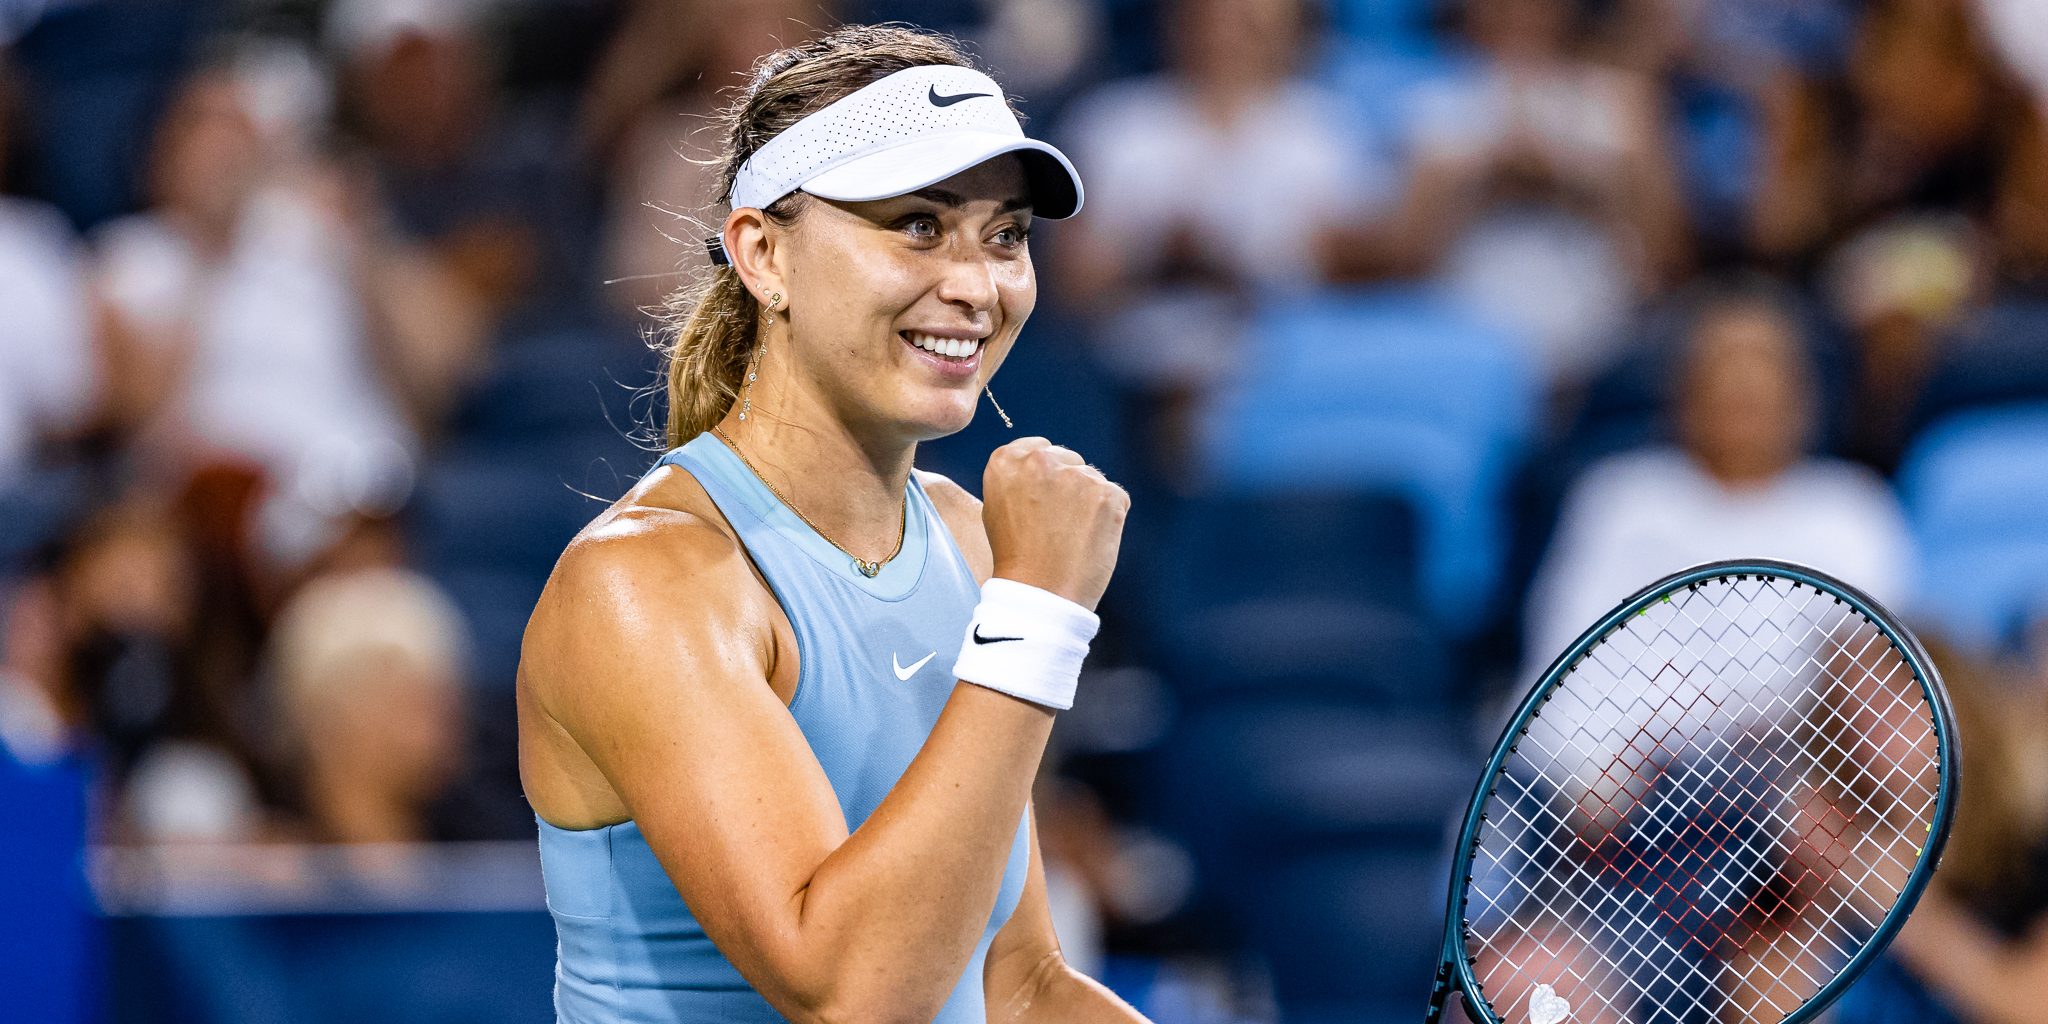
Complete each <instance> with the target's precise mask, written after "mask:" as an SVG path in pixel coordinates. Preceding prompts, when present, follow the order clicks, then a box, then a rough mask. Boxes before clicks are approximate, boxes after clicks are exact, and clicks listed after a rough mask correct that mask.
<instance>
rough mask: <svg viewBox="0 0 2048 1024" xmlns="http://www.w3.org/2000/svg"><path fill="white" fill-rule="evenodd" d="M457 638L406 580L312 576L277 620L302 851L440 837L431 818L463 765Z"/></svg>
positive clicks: (383, 575)
mask: <svg viewBox="0 0 2048 1024" xmlns="http://www.w3.org/2000/svg"><path fill="white" fill-rule="evenodd" d="M467 645H468V629H467V626H466V625H465V624H464V622H463V620H462V618H461V615H460V613H459V612H457V611H456V609H455V607H454V605H453V604H452V603H450V601H449V599H448V598H447V596H446V595H445V594H443V593H442V592H441V589H440V588H439V587H438V586H436V585H435V584H434V583H433V582H432V581H430V580H428V579H427V578H425V577H423V576H420V575H419V574H417V573H414V572H411V571H408V570H403V569H392V568H361V569H345V570H340V571H336V572H333V573H330V574H328V575H325V576H321V577H318V578H316V579H314V580H312V581H311V582H309V583H307V584H306V586H305V587H304V588H303V589H301V590H300V591H299V593H298V594H297V595H296V596H294V597H293V598H292V600H291V601H290V603H289V604H287V605H286V607H285V609H284V611H283V612H281V613H280V614H279V616H278V622H277V627H276V629H275V631H274V632H273V633H272V634H271V668H272V671H273V673H274V681H275V685H276V692H275V698H276V703H277V710H278V718H279V723H278V724H279V725H280V726H281V727H282V732H283V735H284V736H285V737H286V738H287V749H286V750H285V751H282V753H285V754H286V755H287V756H288V758H289V761H290V764H291V767H292V772H293V774H294V775H295V777H296V779H295V781H296V782H297V788H298V791H299V801H298V802H299V804H300V814H299V816H298V817H297V819H296V820H293V821H290V822H287V823H286V824H285V825H284V827H283V828H282V829H281V832H282V833H283V834H285V835H291V836H295V837H296V838H299V839H301V840H304V841H309V842H340V843H366V842H407V841H420V840H427V839H436V838H446V836H444V835H443V834H441V832H442V823H441V822H439V821H438V820H436V818H435V817H434V814H433V811H434V807H435V802H436V801H437V800H438V799H440V798H441V797H442V796H443V795H444V794H446V793H447V792H448V790H449V787H450V786H451V784H452V783H453V782H454V780H455V779H456V778H457V777H458V775H459V773H460V771H461V770H462V767H463V763H464V760H465V756H466V754H465V750H464V747H463V742H464V739H463V736H464V734H463V721H464V715H465V711H464V707H465V694H464V690H463V673H464V671H465V662H466V660H467V658H468V651H467Z"/></svg>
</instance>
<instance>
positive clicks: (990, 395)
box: [981, 384, 1017, 430]
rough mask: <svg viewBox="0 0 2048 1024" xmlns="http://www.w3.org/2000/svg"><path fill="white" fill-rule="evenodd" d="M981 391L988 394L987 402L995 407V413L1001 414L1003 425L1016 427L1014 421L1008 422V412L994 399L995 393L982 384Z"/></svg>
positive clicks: (1013, 428) (1012, 428) (1011, 427)
mask: <svg viewBox="0 0 2048 1024" xmlns="http://www.w3.org/2000/svg"><path fill="white" fill-rule="evenodd" d="M981 393H982V394H984V395H987V396H988V404H990V405H993V406H995V407H996V415H998V416H1001V417H1002V418H1003V426H1005V427H1008V428H1010V429H1011V430H1015V429H1017V425H1016V424H1015V423H1011V422H1010V414H1009V413H1006V412H1004V411H1003V407H1002V404H1001V403H999V402H997V401H996V393H995V392H993V391H990V390H989V389H988V385H986V384H983V385H982V386H981Z"/></svg>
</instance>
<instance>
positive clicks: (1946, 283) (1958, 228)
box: [1826, 214, 1991, 473]
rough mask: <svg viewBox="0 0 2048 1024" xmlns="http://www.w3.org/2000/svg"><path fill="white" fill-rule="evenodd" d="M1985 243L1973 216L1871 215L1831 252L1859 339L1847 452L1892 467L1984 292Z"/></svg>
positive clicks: (1833, 273)
mask: <svg viewBox="0 0 2048 1024" xmlns="http://www.w3.org/2000/svg"><path fill="white" fill-rule="evenodd" d="M1987 248H1988V246H1987V244H1986V239H1985V237H1984V234H1983V232H1981V231H1980V230H1978V229H1977V227H1976V226H1975V225H1974V224H1972V223H1971V222H1970V221H1969V219H1968V218H1965V217H1963V216H1961V215H1960V214H1922V215H1906V216H1900V217H1896V218H1893V219H1891V220H1887V221H1884V222H1882V223H1879V224H1876V225H1873V226H1871V227H1870V228H1868V229H1866V230H1864V231H1862V232H1859V233H1858V234H1856V235H1855V236H1853V237H1852V238H1850V239H1849V240H1848V241H1847V242H1846V243H1844V244H1843V245H1842V247H1841V248H1840V249H1839V250H1837V251H1836V252H1835V253H1834V254H1832V255H1831V256H1830V257H1829V261H1828V266H1827V269H1826V276H1827V281H1828V291H1829V292H1830V298H1831V300H1832V303H1833V305H1834V308H1835V310H1836V312H1837V313H1838V314H1839V315H1840V316H1841V318H1842V319H1843V321H1844V322H1846V323H1847V324H1848V325H1849V327H1850V328H1851V330H1852V331H1853V334H1854V339H1855V342H1856V360H1855V362H1856V372H1857V378H1856V380H1855V381H1853V382H1852V383H1851V387H1850V393H1851V396H1852V397H1851V402H1850V404H1851V412H1850V415H1849V417H1848V425H1847V431H1848V436H1847V438H1845V440H1844V443H1843V453H1844V454H1845V455H1848V456H1850V457H1851V458H1854V459H1857V460H1858V461H1861V462H1863V463H1865V464H1867V465H1869V466H1871V467H1873V468H1875V469H1877V470H1879V471H1880V472H1884V473H1890V472H1891V471H1892V470H1893V469H1894V468H1896V466H1897V465H1898V460H1899V456H1900V455H1901V454H1902V453H1903V451H1904V449H1905V444H1906V441H1907V440H1908V438H1907V437H1906V433H1907V431H1908V429H1909V426H1910V423H1911V416H1912V414H1913V411H1914V406H1915V405H1916V404H1917V403H1918V401H1919V399H1920V396H1921V391H1922V389H1923V388H1924V387H1925V385H1926V380H1927V374H1928V373H1929V371H1931V370H1932V369H1933V366H1934V363H1935V360H1936V358H1937V357H1938V356H1939V355H1940V351H1941V346H1942V344H1943V342H1944V340H1945V333H1946V332H1947V331H1948V329H1950V328H1951V327H1953V326H1954V325H1955V323H1956V321H1957V320H1958V319H1959V318H1960V317H1961V316H1962V315H1963V314H1965V313H1968V312H1970V311H1972V310H1974V309H1976V308H1977V306H1978V304H1979V303H1981V302H1982V301H1983V299H1984V298H1985V293H1986V291H1987V290H1988V285H1989V283H1990V282H1989V277H1990V271H1991V268H1990V266H1989V258H1988V257H1989V253H1988V252H1987V251H1986V250H1987Z"/></svg>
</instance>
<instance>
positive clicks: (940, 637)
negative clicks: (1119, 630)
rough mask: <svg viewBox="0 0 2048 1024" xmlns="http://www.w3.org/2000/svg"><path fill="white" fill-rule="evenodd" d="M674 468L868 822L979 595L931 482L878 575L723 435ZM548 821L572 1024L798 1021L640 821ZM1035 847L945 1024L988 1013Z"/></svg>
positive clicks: (1018, 858)
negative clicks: (726, 949)
mask: <svg viewBox="0 0 2048 1024" xmlns="http://www.w3.org/2000/svg"><path fill="white" fill-rule="evenodd" d="M662 464H674V465H677V466H680V467H682V468H683V469H684V470H685V471H687V472H688V473H689V474H690V475H691V476H693V477H695V478H696V479H697V482H698V483H699V484H702V485H703V487H704V490H705V493H707V494H709V495H710V497H711V500H712V501H713V502H715V503H717V505H718V508H719V511H720V512H722V513H724V515H725V518H726V520H727V521H728V522H729V523H731V524H732V527H733V529H734V530H735V531H736V532H737V533H738V534H739V537H740V540H741V542H742V543H744V544H745V545H746V548H747V554H748V555H749V556H751V557H752V559H753V561H754V564H755V565H756V566H757V567H759V568H760V570H761V574H762V575H763V576H765V577H766V578H767V580H768V586H769V588H770V589H771V590H772V591H773V592H774V594H775V599H776V601H777V602H779V603H780V604H781V605H782V610H783V613H784V614H786V615H788V616H789V622H790V625H791V626H792V627H794V628H795V631H796V643H797V666H798V670H797V689H796V696H795V698H794V699H792V700H791V702H790V705H789V711H790V714H791V716H793V717H794V718H795V719H796V724H797V727H798V728H800V729H802V730H803V734H804V738H805V739H806V740H808V741H809V742H810V745H811V752H812V753H813V754H815V755H816V756H817V758H818V763H819V764H820V765H822V766H823V767H824V769H825V775H826V777H827V778H829V779H830V780H831V781H832V789H833V792H835V793H836V794H837V795H838V797H839V807H840V809H841V810H842V811H844V812H845V814H846V824H847V827H848V828H852V829H858V828H859V827H860V825H861V823H862V822H864V821H866V820H867V818H868V815H870V814H872V813H874V811H875V808H876V807H877V806H879V805H880V804H881V802H882V798H883V797H885V796H887V795H888V793H889V789H890V787H892V786H894V785H895V784H896V780H897V778H898V777H899V776H901V775H902V774H903V770H904V769H905V768H907V767H909V765H910V759H911V758H912V757H914V756H916V754H917V752H918V749H919V748H920V747H922V746H923V745H924V741H925V737H926V736H927V735H929V734H930V733H931V730H932V726H933V725H935V724H937V722H938V720H939V712H940V711H941V710H942V709H943V708H944V707H945V704H946V698H947V697H948V696H949V695H950V694H951V693H952V691H953V686H954V680H953V659H954V658H955V657H956V656H957V655H958V654H959V650H960V637H961V635H962V634H963V633H964V632H965V630H966V629H967V620H968V617H969V616H970V615H971V614H972V613H973V610H974V605H975V603H976V602H977V601H978V600H980V589H979V587H977V585H976V584H975V581H974V574H973V572H972V571H970V570H969V569H968V567H967V562H966V560H965V559H964V558H963V557H962V556H961V554H960V549H959V548H958V547H957V546H956V545H955V544H954V543H953V539H952V535H951V534H950V533H948V532H947V531H946V526H945V523H944V522H942V521H941V520H940V519H939V515H938V513H937V511H935V510H934V509H933V508H932V503H931V500H930V498H928V497H927V496H926V495H925V493H924V488H923V487H922V485H920V484H919V483H918V482H917V481H916V479H915V478H913V479H912V480H911V482H910V485H909V487H908V493H907V495H906V500H908V502H909V514H908V517H907V522H906V523H905V527H904V534H903V549H902V551H901V552H900V553H899V554H897V556H896V557H895V558H894V559H892V560H891V561H889V562H888V563H887V564H885V565H884V566H883V567H882V572H881V574H880V575H879V576H876V577H875V578H873V579H868V578H866V577H864V576H862V575H861V574H860V573H859V572H858V571H857V570H856V569H855V568H854V567H853V561H852V559H851V558H850V557H849V556H847V555H846V554H844V553H842V552H841V551H840V550H839V549H838V548H836V547H834V546H832V544H831V542H829V541H827V540H825V538H824V537H822V536H820V535H819V534H818V532H817V531H815V530H813V529H811V528H810V527H809V526H808V525H806V524H805V523H804V522H803V521H802V520H801V519H799V518H797V516H796V515H795V514H794V513H792V512H791V511H790V510H789V508H788V506H786V505H784V504H783V503H782V502H781V501H779V500H777V499H776V497H775V496H774V494H772V493H771V492H770V491H769V490H768V488H767V487H766V486H765V485H763V484H762V483H761V481H760V478H758V477H756V476H755V475H754V474H753V472H752V471H751V470H749V469H747V467H746V466H745V465H744V464H743V463H741V462H740V460H739V458H738V457H737V456H735V455H734V454H733V453H732V450H731V449H729V448H727V447H726V446H725V445H724V444H723V443H722V442H720V441H719V440H718V438H716V437H714V436H713V435H711V434H708V433H707V434H700V435H698V436H697V437H696V438H695V439H694V440H692V441H690V442H689V443H687V444H685V445H683V446H681V447H679V448H675V449H671V450H670V451H669V452H668V453H667V454H666V455H664V456H662V458H661V461H660V462H658V463H656V464H655V465H656V467H657V468H658V467H659V466H661V465H662ZM649 472H652V470H649ZM763 685H766V684H765V683H764V684H763ZM535 820H536V821H537V822H538V823H539V827H540V861H541V874H542V877H543V880H544V881H545V883H546V886H547V901H548V911H549V912H550V913H551V914H552V915H553V916H554V919H555V933H556V936H557V940H558V941H557V945H556V965H555V1016H556V1019H557V1020H558V1021H559V1022H562V1024H615V1022H632V1024H684V1022H688V1024H699V1022H710V1021H718V1022H732V1024H755V1022H780V1021H783V1020H784V1018H783V1017H782V1015H781V1014H778V1013H776V1012H775V1010H774V1009H773V1008H772V1007H770V1006H769V1005H768V1002H767V1000H765V999H763V998H761V996H760V995H759V994H757V993H756V992H755V991H754V989H753V987H752V986H750V985H748V984H747V981H746V979H745V978H743V977H741V976H740V973H739V971H738V969H737V968H735V967H733V965H732V963H731V962H730V961H728V960H726V958H725V956H724V955H723V954H722V953H720V952H719V951H718V948H717V947H716V946H714V945H713V944H712V942H711V940H710V939H709V938H707V937H706V936H705V934H704V930H703V929H702V928H700V927H699V926H698V924H697V919H696V917H694V916H693V915H692V914H691V913H690V908H689V907H688V906H687V905H686V903H685V901H684V898H683V896H686V895H687V894H683V895H678V894H677V892H676V888H675V884H674V883H673V882H671V881H670V880H669V877H668V874H667V872H665V871H664V870H663V869H662V867H661V864H660V863H659V862H658V861H656V860H655V857H654V851H653V850H652V849H651V848H649V846H648V845H647V840H646V839H645V838H643V837H642V836H641V834H640V829H639V826H637V825H636V824H634V823H633V822H631V821H625V822H621V823H619V824H617V825H608V826H605V827H603V828H595V829H587V830H576V831H569V830H565V829H560V828H556V827H555V826H553V825H550V824H548V823H547V822H545V821H539V819H538V818H536V819H535ZM1029 839H1030V835H1029V819H1028V816H1027V817H1026V819H1025V820H1022V821H1020V822H1019V823H1018V826H1017V834H1016V838H1015V840H1014V841H1013V842H1012V843H1011V845H1010V858H1009V861H1008V863H1006V864H1005V865H1004V868H1003V883H1002V889H1001V892H1000V893H999V895H998V896H997V897H996V906H995V910H994V912H993V913H992V914H990V916H989V921H988V927H987V928H986V929H985V930H984V931H983V932H982V936H981V942H980V943H979V944H978V945H977V946H976V947H975V950H974V956H973V957H972V958H971V959H970V960H969V961H968V962H967V969H966V970H965V971H964V972H962V973H961V975H960V979H959V981H958V982H957V983H956V984H955V985H954V987H953V994H952V996H951V997H950V998H948V999H947V1000H946V1005H945V1007H944V1008H943V1009H942V1010H940V1012H939V1015H938V1017H937V1018H935V1021H936V1022H937V1024H970V1022H971V1024H983V1022H984V1021H985V1020H986V1019H987V1018H986V1015H985V1012H984V1009H983V1002H982V976H981V972H982V963H983V960H984V959H985V958H986V957H987V955H988V947H989V942H990V940H991V939H993V938H994V937H995V933H996V931H997V929H999V928H1001V927H1002V925H1003V923H1004V922H1006V921H1008V920H1009V918H1010V914H1011V912H1012V911H1014V910H1015V909H1016V907H1017V900H1018V897H1019V896H1020V895H1021V894H1022V893H1023V890H1024V874H1025V869H1026V865H1027V863H1028V852H1029V849H1030V847H1029V845H1028V844H1029Z"/></svg>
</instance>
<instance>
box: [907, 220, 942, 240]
mask: <svg viewBox="0 0 2048 1024" xmlns="http://www.w3.org/2000/svg"><path fill="white" fill-rule="evenodd" d="M903 230H905V231H907V232H909V233H910V237H912V238H937V237H939V222H938V219H937V218H934V217H912V218H910V219H909V220H908V221H905V222H904V224H903Z"/></svg>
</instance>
